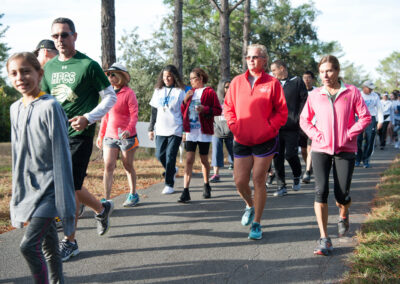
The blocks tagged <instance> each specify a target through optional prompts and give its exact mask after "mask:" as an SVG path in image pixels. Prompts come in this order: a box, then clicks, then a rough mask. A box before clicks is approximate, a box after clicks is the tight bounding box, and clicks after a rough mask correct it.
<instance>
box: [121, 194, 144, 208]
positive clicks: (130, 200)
mask: <svg viewBox="0 0 400 284" xmlns="http://www.w3.org/2000/svg"><path fill="white" fill-rule="evenodd" d="M139 200H140V199H139V194H137V193H135V194H132V193H129V194H128V197H127V198H126V200H125V202H124V203H123V204H122V206H124V207H133V206H135V205H136V204H138V203H139Z"/></svg>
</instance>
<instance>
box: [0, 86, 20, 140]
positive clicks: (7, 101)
mask: <svg viewBox="0 0 400 284" xmlns="http://www.w3.org/2000/svg"><path fill="white" fill-rule="evenodd" d="M7 90H12V89H11V88H9V87H0V129H1V131H0V142H9V141H11V124H10V106H11V104H12V103H13V102H15V101H16V97H15V96H10V95H7V93H6V91H7Z"/></svg>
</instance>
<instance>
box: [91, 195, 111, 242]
mask: <svg viewBox="0 0 400 284" xmlns="http://www.w3.org/2000/svg"><path fill="white" fill-rule="evenodd" d="M102 204H103V206H104V211H103V213H102V214H95V215H94V218H95V219H96V220H97V234H99V236H103V235H104V234H105V233H107V231H108V229H109V228H110V216H111V213H112V211H113V209H114V202H113V201H112V200H107V201H106V202H102Z"/></svg>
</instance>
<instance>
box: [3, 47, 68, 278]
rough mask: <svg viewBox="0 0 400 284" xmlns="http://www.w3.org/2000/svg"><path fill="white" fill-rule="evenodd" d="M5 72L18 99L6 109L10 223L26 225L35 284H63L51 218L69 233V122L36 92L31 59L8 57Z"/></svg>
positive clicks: (24, 244) (37, 70)
mask: <svg viewBox="0 0 400 284" xmlns="http://www.w3.org/2000/svg"><path fill="white" fill-rule="evenodd" d="M7 72H8V77H9V79H10V81H11V83H12V85H13V87H14V88H15V89H16V90H17V91H19V92H20V93H21V94H22V98H21V99H19V100H18V101H16V102H15V103H13V104H12V105H11V108H10V117H11V145H12V199H11V202H10V213H11V222H12V225H13V226H14V227H17V228H22V227H23V225H24V223H25V222H29V224H28V226H27V228H26V231H25V235H24V237H23V239H22V241H21V244H20V249H21V252H22V254H23V256H24V257H25V259H26V261H27V262H28V266H29V268H30V270H31V273H32V276H33V278H34V282H35V283H49V280H50V282H51V283H64V278H63V272H62V262H61V258H60V253H59V248H58V235H57V230H56V226H55V223H54V217H55V216H59V217H60V218H61V219H62V220H63V227H64V232H65V234H67V235H68V234H70V233H72V231H73V230H74V223H75V207H76V205H75V192H74V186H73V178H72V165H71V154H70V150H69V144H68V134H67V133H68V132H67V125H68V120H67V117H66V115H65V113H64V111H63V109H62V108H61V106H60V105H59V103H58V102H57V101H56V100H55V99H54V98H53V97H52V96H51V95H48V94H45V93H44V92H41V91H40V81H41V79H42V76H43V70H42V69H41V66H40V64H39V62H38V60H37V59H36V57H35V55H34V54H33V53H30V52H22V53H16V54H14V55H12V56H11V57H10V58H9V59H8V61H7ZM46 263H47V264H48V266H49V267H47V265H46ZM49 275H50V279H49Z"/></svg>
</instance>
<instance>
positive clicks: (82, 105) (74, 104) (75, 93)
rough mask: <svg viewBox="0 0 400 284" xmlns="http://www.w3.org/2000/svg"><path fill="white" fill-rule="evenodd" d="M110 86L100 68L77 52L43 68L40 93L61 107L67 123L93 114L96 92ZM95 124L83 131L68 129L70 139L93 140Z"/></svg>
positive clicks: (55, 59)
mask: <svg viewBox="0 0 400 284" xmlns="http://www.w3.org/2000/svg"><path fill="white" fill-rule="evenodd" d="M109 86H110V82H109V81H108V79H107V77H106V76H105V74H104V72H103V70H102V69H101V67H100V65H99V64H98V63H97V62H96V61H94V60H92V59H91V58H89V57H88V56H86V55H84V54H83V53H81V52H79V51H77V52H76V54H75V55H74V56H73V57H72V58H71V59H69V60H67V61H60V60H58V56H56V57H54V58H53V59H51V60H50V61H49V62H47V63H46V65H45V66H44V76H43V79H42V90H43V91H45V92H46V93H49V94H51V95H53V96H54V97H55V98H56V99H57V101H58V102H59V103H60V104H61V106H62V107H63V109H64V111H65V113H66V114H67V117H68V119H70V118H73V117H75V116H78V115H83V114H85V113H88V112H90V111H92V110H93V109H94V108H95V107H96V106H97V105H98V103H99V97H100V95H99V92H100V91H102V90H104V89H106V88H107V87H109ZM95 127H96V124H95V123H93V124H92V125H91V126H89V127H87V128H86V129H84V130H82V131H75V130H74V129H73V128H72V127H71V126H69V128H68V135H69V136H76V135H84V136H90V137H93V136H94V132H95Z"/></svg>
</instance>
